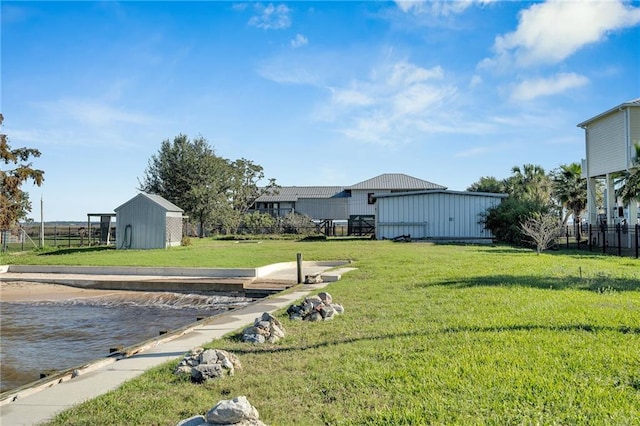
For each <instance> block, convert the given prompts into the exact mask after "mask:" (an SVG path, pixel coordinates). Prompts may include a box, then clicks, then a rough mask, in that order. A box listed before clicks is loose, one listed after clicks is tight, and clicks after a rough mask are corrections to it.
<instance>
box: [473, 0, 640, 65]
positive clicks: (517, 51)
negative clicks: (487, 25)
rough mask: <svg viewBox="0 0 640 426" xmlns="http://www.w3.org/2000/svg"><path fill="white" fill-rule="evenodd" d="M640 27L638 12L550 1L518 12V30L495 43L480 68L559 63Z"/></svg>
mask: <svg viewBox="0 0 640 426" xmlns="http://www.w3.org/2000/svg"><path fill="white" fill-rule="evenodd" d="M638 23H640V8H634V7H632V6H629V5H626V4H624V3H623V2H622V1H620V0H611V1H597V0H594V1H590V0H588V1H562V0H550V1H547V2H546V3H541V4H534V5H533V6H531V7H530V8H529V9H525V10H523V11H522V12H520V16H519V23H518V28H517V29H516V30H515V31H513V32H510V33H507V34H504V35H499V36H497V37H496V39H495V43H494V46H493V48H494V50H495V52H496V56H495V57H494V58H487V59H485V60H484V61H482V62H481V64H480V66H481V67H484V66H496V65H498V66H511V65H516V66H519V67H526V66H531V65H535V64H544V63H551V64H553V63H558V62H561V61H562V60H564V59H565V58H567V57H569V56H571V55H572V54H574V53H575V52H576V51H578V50H580V49H581V48H583V47H584V46H586V45H588V44H592V43H597V42H599V41H601V40H603V39H604V38H606V36H607V35H608V34H610V33H611V32H614V31H617V30H621V29H624V28H626V27H630V26H634V25H637V24H638Z"/></svg>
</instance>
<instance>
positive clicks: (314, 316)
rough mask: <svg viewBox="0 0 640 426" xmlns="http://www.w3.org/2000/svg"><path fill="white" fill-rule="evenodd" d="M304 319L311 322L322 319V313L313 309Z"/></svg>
mask: <svg viewBox="0 0 640 426" xmlns="http://www.w3.org/2000/svg"><path fill="white" fill-rule="evenodd" d="M305 320H307V321H312V322H315V321H322V315H320V312H317V311H315V312H312V313H310V314H309V315H308V316H306V317H305Z"/></svg>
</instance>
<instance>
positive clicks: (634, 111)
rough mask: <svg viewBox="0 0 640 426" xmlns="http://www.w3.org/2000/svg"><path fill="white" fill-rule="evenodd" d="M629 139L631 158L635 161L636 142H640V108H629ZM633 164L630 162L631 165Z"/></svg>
mask: <svg viewBox="0 0 640 426" xmlns="http://www.w3.org/2000/svg"><path fill="white" fill-rule="evenodd" d="M629 121H630V123H629V139H630V141H631V143H630V144H629V147H628V148H629V150H630V153H631V154H630V155H629V160H630V161H631V163H633V157H634V156H635V152H636V151H635V149H634V145H635V144H640V108H629ZM638 160H639V161H640V158H639V159H638ZM631 166H632V164H629V167H631Z"/></svg>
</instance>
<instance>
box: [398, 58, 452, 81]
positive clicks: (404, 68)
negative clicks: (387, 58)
mask: <svg viewBox="0 0 640 426" xmlns="http://www.w3.org/2000/svg"><path fill="white" fill-rule="evenodd" d="M443 77H444V71H443V70H442V67H440V66H439V65H438V66H436V67H433V68H431V69H427V68H422V67H418V66H416V65H413V64H409V63H407V62H399V63H397V64H395V65H394V66H393V67H392V70H391V77H390V78H389V83H390V84H392V85H394V86H397V85H403V86H406V85H411V84H414V83H419V82H421V81H426V80H432V79H437V80H440V79H442V78H443Z"/></svg>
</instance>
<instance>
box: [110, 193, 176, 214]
mask: <svg viewBox="0 0 640 426" xmlns="http://www.w3.org/2000/svg"><path fill="white" fill-rule="evenodd" d="M141 197H142V198H146V199H148V200H150V201H152V202H153V203H155V204H157V205H159V206H160V207H162V208H163V209H164V210H166V211H168V212H184V210H182V209H181V208H180V207H178V206H176V205H175V204H173V203H172V202H170V201H168V200H166V199H164V198H162V197H161V196H159V195H155V194H147V193H146V192H141V193H139V194H138V195H136V196H135V197H133V198H132V199H130V200H129V201H127V202H126V203H124V204H122V205H121V206H119V207H116V208H115V209H114V210H115V211H116V212H117V211H118V210H120V209H122V208H123V207H125V206H126V205H127V204H130V203H132V202H134V200H136V199H139V198H141Z"/></svg>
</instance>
